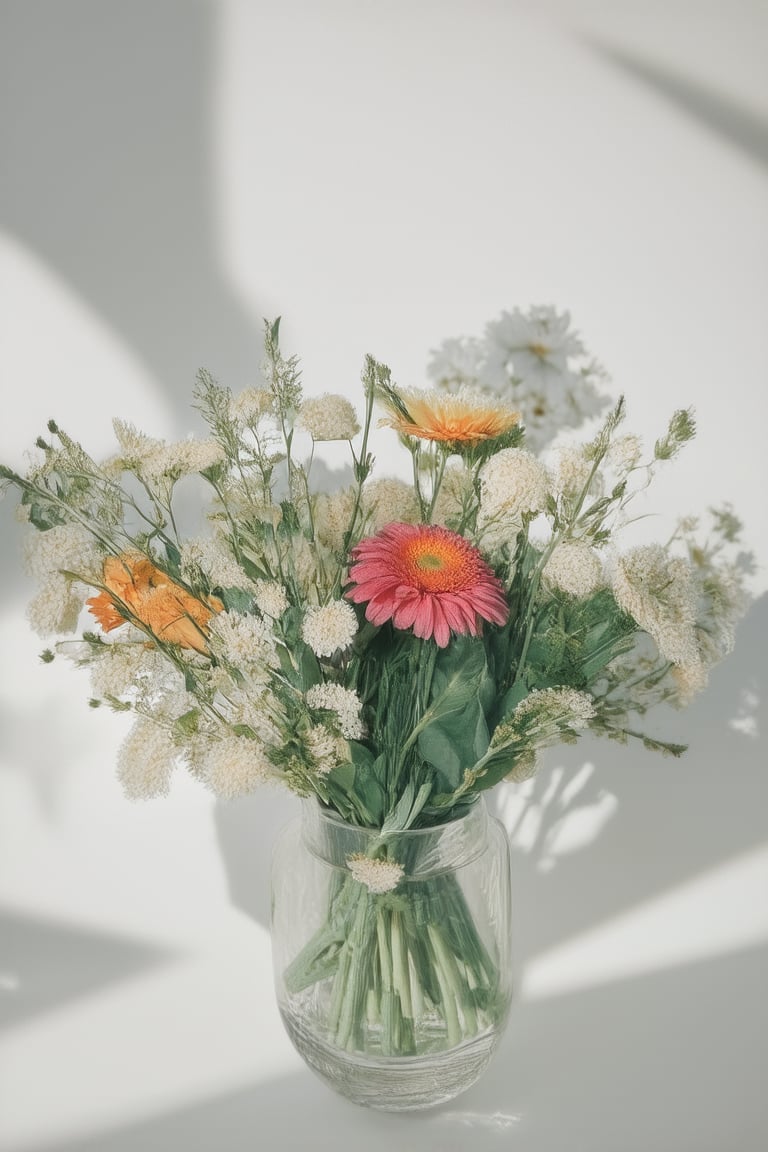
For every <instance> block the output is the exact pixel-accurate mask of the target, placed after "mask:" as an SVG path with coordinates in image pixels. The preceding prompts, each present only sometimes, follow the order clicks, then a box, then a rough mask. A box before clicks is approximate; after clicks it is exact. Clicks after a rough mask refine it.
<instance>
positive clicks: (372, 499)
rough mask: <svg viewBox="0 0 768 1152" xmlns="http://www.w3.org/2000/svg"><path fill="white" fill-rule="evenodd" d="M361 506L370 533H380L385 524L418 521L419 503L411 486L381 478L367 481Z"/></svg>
mask: <svg viewBox="0 0 768 1152" xmlns="http://www.w3.org/2000/svg"><path fill="white" fill-rule="evenodd" d="M363 504H364V507H365V510H366V513H367V518H368V519H367V523H368V525H369V530H370V532H371V533H373V534H375V533H376V532H380V531H381V529H382V528H384V527H385V525H387V524H391V523H392V522H393V521H398V522H399V523H401V524H415V523H416V522H417V521H418V519H419V502H418V500H417V498H416V493H415V492H414V490H413V486H412V485H411V484H406V483H404V481H402V480H395V479H392V478H389V477H383V478H381V479H379V480H369V481H368V482H367V483H366V485H365V487H364V488H363Z"/></svg>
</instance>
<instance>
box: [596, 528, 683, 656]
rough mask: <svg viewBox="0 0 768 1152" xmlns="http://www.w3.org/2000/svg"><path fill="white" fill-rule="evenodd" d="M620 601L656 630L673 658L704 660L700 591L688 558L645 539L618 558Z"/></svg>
mask: <svg viewBox="0 0 768 1152" xmlns="http://www.w3.org/2000/svg"><path fill="white" fill-rule="evenodd" d="M613 594H614V596H615V598H616V602H617V604H618V605H619V607H620V608H622V609H623V610H624V611H625V612H626V613H627V614H628V615H629V616H631V617H632V619H633V620H635V621H636V622H637V623H638V624H639V625H640V627H641V628H642V629H644V631H646V632H647V633H648V635H649V636H651V637H652V638H653V639H654V640H655V642H656V645H657V647H658V649H659V652H660V653H661V655H662V656H664V657H665V658H666V659H667V660H669V661H671V662H672V663H673V664H682V665H688V666H690V665H695V664H699V663H700V662H701V656H700V652H699V646H698V643H697V639H696V595H695V590H694V585H693V579H692V572H691V567H690V565H689V563H688V562H687V561H686V560H683V559H682V558H681V557H678V556H670V555H669V554H668V553H667V551H666V549H665V548H663V547H662V546H661V545H660V544H643V545H640V546H639V547H637V548H633V549H631V551H629V552H627V553H625V554H624V555H623V556H620V557H619V558H618V561H617V563H616V571H615V572H614V575H613Z"/></svg>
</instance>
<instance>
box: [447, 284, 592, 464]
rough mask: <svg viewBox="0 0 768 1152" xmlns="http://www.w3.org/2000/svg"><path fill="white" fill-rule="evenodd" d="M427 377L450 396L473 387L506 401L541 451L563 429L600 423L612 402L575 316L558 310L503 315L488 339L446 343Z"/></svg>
mask: <svg viewBox="0 0 768 1152" xmlns="http://www.w3.org/2000/svg"><path fill="white" fill-rule="evenodd" d="M427 370H428V373H429V375H430V376H431V378H432V379H433V380H435V381H436V382H437V383H438V385H439V386H441V387H443V388H445V389H448V390H449V391H457V390H458V389H459V388H461V387H462V386H465V385H467V384H469V385H471V386H474V387H475V388H478V387H479V388H480V389H481V390H485V391H487V392H492V393H495V394H496V395H501V396H504V397H505V399H508V400H509V401H510V402H511V403H512V404H513V405H514V406H515V408H518V409H520V411H521V412H522V415H523V424H524V425H525V429H526V443H527V444H528V445H529V446H530V447H531V448H533V449H534V450H536V451H538V450H540V449H541V448H542V447H543V446H544V445H545V444H547V443H549V442H550V441H551V440H552V439H554V437H555V435H556V434H557V433H558V432H559V431H561V430H562V429H563V428H566V427H571V428H576V427H578V426H579V425H581V424H582V423H584V421H585V420H588V419H590V418H591V417H592V416H596V415H597V414H598V413H599V412H601V411H602V409H603V408H604V407H605V406H606V403H607V400H608V398H607V396H605V395H604V394H603V393H602V392H601V391H600V390H599V385H600V384H601V383H602V373H601V370H600V369H599V368H598V366H597V365H596V364H594V362H592V361H591V360H590V358H589V356H588V354H587V352H586V349H585V348H584V345H583V343H582V341H581V340H580V338H579V337H578V336H577V335H576V333H575V332H573V331H572V329H571V318H570V315H569V313H568V312H557V311H556V310H555V309H554V308H551V307H534V308H531V309H530V310H529V311H528V312H527V313H523V312H521V311H520V309H517V308H516V309H514V311H512V312H503V313H502V314H501V315H500V316H499V317H498V318H497V319H496V320H493V321H491V322H490V323H489V324H487V325H486V329H485V334H484V336H483V338H482V339H478V338H476V337H470V338H460V339H451V340H446V341H444V342H443V344H442V345H441V346H440V347H439V348H438V349H437V350H436V351H434V352H433V354H432V360H431V361H430V364H429V366H428V369H427Z"/></svg>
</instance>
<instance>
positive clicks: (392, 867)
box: [347, 852, 405, 896]
mask: <svg viewBox="0 0 768 1152" xmlns="http://www.w3.org/2000/svg"><path fill="white" fill-rule="evenodd" d="M347 868H349V870H350V872H351V873H352V875H353V876H354V878H355V880H357V882H358V884H364V885H365V887H366V888H367V889H368V891H369V892H372V893H374V894H375V895H379V896H381V895H383V894H384V893H385V892H392V891H393V890H394V889H395V888H397V886H398V884H399V883H400V881H401V880H402V878H403V876H404V874H405V869H404V868H403V866H402V864H398V863H397V861H396V860H373V859H371V857H370V856H366V855H365V854H364V853H362V852H354V853H352V855H351V856H347Z"/></svg>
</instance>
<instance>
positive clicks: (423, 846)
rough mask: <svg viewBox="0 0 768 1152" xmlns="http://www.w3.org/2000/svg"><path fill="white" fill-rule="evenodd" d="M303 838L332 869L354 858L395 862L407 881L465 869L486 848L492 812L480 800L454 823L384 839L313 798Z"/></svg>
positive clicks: (308, 803)
mask: <svg viewBox="0 0 768 1152" xmlns="http://www.w3.org/2000/svg"><path fill="white" fill-rule="evenodd" d="M301 823H302V838H303V840H304V844H305V846H306V847H307V849H308V850H309V851H310V852H311V853H312V854H313V855H314V856H316V857H317V858H318V859H320V860H322V861H324V862H325V863H326V864H329V865H331V866H332V867H334V868H339V869H343V870H345V871H346V870H347V868H348V866H349V865H348V861H349V858H350V857H354V856H361V855H363V856H371V857H373V856H374V854H375V855H376V856H377V857H378V858H381V857H384V858H386V859H390V860H394V861H396V862H397V863H400V864H402V865H403V867H404V869H405V875H404V877H403V879H404V880H406V881H407V880H416V879H421V878H423V877H425V876H432V875H435V874H436V873H438V872H446V871H450V870H451V869H455V868H460V867H464V866H465V865H466V864H468V863H469V862H470V861H471V860H474V859H475V858H476V857H477V856H478V855H480V854H481V853H482V852H483V851H484V850H485V846H486V828H487V826H488V823H489V816H488V809H487V807H486V804H485V802H484V801H483V800H482V798H480V797H478V798H476V800H475V801H474V802H473V803H472V805H471V807H470V808H469V809H468V810H467V811H465V812H463V813H462V815H461V816H457V817H456V818H455V819H453V820H447V821H445V823H443V824H435V825H433V826H431V827H428V828H408V829H406V830H405V831H402V832H390V833H385V834H383V835H382V831H381V828H365V827H362V826H360V825H357V824H350V823H348V822H347V821H345V820H344V819H343V817H342V816H341V815H340V814H339V813H338V812H335V811H334V810H333V809H330V808H325V807H324V806H323V805H321V804H320V803H319V802H317V801H316V800H315V799H314V798H308V799H306V800H304V802H303V805H302V821H301Z"/></svg>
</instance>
